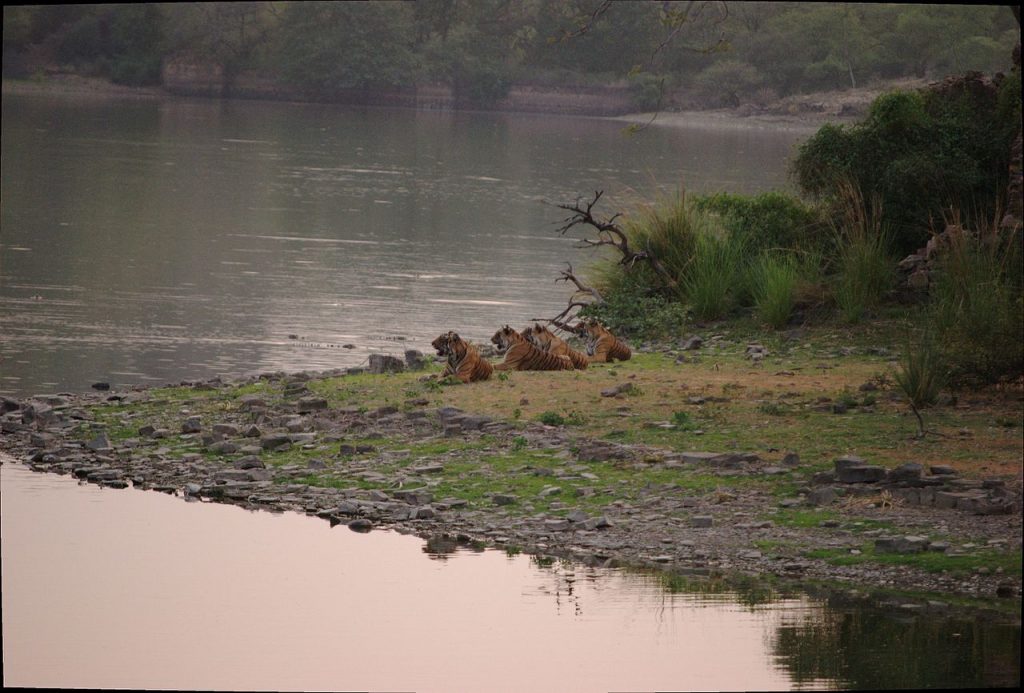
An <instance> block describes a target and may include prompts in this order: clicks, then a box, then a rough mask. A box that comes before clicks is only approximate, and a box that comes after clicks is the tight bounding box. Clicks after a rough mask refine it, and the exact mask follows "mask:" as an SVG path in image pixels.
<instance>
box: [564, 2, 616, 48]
mask: <svg viewBox="0 0 1024 693" xmlns="http://www.w3.org/2000/svg"><path fill="white" fill-rule="evenodd" d="M611 6H612V0H601V3H600V4H598V6H597V8H596V9H595V10H594V11H593V12H592V13H591V14H590V17H589V18H588V19H586V20H585V21H584V22H583V23H582V24H580V25H579V26H578V27H576V29H574V30H572V31H566V30H565V29H563V30H562V36H561V37H560V38H558V39H556V40H557V41H559V42H565V41H569V40H571V39H574V38H576V37H578V36H583V35H584V34H585V33H587V32H588V31H590V29H591V28H592V27H593V26H594V24H595V23H596V22H597V20H598V19H600V18H601V15H603V14H604V13H605V12H607V11H608V8H610V7H611Z"/></svg>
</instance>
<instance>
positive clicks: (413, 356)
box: [405, 349, 428, 371]
mask: <svg viewBox="0 0 1024 693" xmlns="http://www.w3.org/2000/svg"><path fill="white" fill-rule="evenodd" d="M427 363H428V362H427V359H426V358H425V357H424V356H423V352H422V351H418V350H416V349H406V350H405V365H406V367H407V368H408V369H409V370H410V371H421V370H423V369H424V368H426V367H427Z"/></svg>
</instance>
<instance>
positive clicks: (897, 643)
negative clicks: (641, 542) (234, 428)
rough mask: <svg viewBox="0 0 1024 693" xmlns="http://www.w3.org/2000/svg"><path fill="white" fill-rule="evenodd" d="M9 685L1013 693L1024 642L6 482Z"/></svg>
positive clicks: (205, 508)
mask: <svg viewBox="0 0 1024 693" xmlns="http://www.w3.org/2000/svg"><path fill="white" fill-rule="evenodd" d="M0 495H2V499H0V500H2V503H3V514H2V527H0V529H2V535H3V545H2V564H3V565H2V567H3V586H2V587H3V590H2V594H3V643H4V645H3V647H4V652H3V662H4V685H5V686H31V687H44V688H45V687H50V686H53V687H58V688H68V687H86V688H91V687H96V688H149V689H156V688H159V689H183V690H189V689H212V690H282V691H292V690H371V691H417V692H419V693H429V692H431V691H438V692H450V691H488V692H491V691H494V692H499V691H509V692H523V691H529V692H531V693H543V692H546V691H552V692H555V691H557V692H559V693H572V692H574V691H578V692H593V693H600V692H604V691H654V690H663V691H664V690H790V689H800V688H805V689H864V688H868V689H876V690H889V689H901V688H940V687H984V686H1013V685H1014V684H1015V683H1019V680H1020V665H1019V662H1018V655H1019V654H1020V628H1019V625H1018V626H1010V625H996V624H987V623H984V622H979V621H974V620H960V619H956V618H951V617H946V618H944V617H941V616H939V617H936V616H930V617H929V616H926V615H920V614H909V613H901V612H900V610H899V609H887V610H879V609H867V608H863V607H860V606H854V605H851V604H845V603H843V602H842V601H841V600H837V599H835V598H831V599H829V598H824V597H815V596H809V595H805V594H799V593H796V594H778V593H772V592H771V591H765V590H763V589H762V590H747V591H729V590H723V589H721V588H719V589H718V590H710V589H706V590H704V591H693V590H690V591H687V590H680V589H678V587H677V588H675V589H674V590H669V589H666V587H665V585H664V584H663V583H662V582H661V581H659V580H657V579H655V578H653V577H651V576H648V575H642V574H636V573H629V572H624V571H622V570H616V569H600V568H589V567H584V566H580V565H573V564H571V563H565V562H552V563H550V564H545V563H544V562H540V561H537V560H533V559H531V558H529V557H527V556H521V555H511V556H510V555H507V554H506V553H504V552H501V551H497V550H485V551H474V550H470V549H468V548H458V549H457V548H455V547H451V546H439V545H437V544H432V543H428V542H425V541H424V540H422V539H419V538H416V537H413V536H407V535H401V534H396V533H393V532H380V531H375V532H371V533H369V534H358V533H355V532H352V531H350V530H348V529H347V528H346V527H345V526H344V525H338V526H336V527H333V528H332V527H331V526H330V525H329V524H328V523H327V522H326V521H324V520H318V519H315V518H312V517H307V516H304V515H299V514H295V513H285V514H270V513H266V512H251V511H246V510H243V509H240V508H237V507H234V506H227V505H216V504H212V503H202V502H193V503H186V502H184V501H183V500H182V499H181V498H178V497H172V496H167V495H163V494H160V493H157V492H155V491H137V490H134V489H129V490H123V491H116V490H112V489H102V488H100V487H97V486H92V485H85V484H79V483H76V482H75V481H74V480H73V479H71V478H70V477H59V476H55V475H49V474H39V473H34V472H31V471H28V470H27V468H25V467H22V466H20V465H16V464H10V463H9V464H4V465H2V466H0Z"/></svg>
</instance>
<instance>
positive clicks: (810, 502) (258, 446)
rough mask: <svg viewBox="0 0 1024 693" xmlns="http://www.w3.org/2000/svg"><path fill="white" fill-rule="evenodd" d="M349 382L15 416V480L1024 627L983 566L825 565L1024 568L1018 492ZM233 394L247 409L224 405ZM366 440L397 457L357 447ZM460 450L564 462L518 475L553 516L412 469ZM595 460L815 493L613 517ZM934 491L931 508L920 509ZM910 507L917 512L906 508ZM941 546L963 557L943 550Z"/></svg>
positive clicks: (142, 393)
mask: <svg viewBox="0 0 1024 693" xmlns="http://www.w3.org/2000/svg"><path fill="white" fill-rule="evenodd" d="M345 375H346V372H345V371H344V370H339V371H332V372H327V373H309V372H306V373H292V374H285V373H269V374H262V375H259V376H253V377H250V378H248V379H245V380H242V381H239V382H235V383H223V382H220V381H219V380H213V381H209V382H202V383H183V384H182V386H180V387H179V388H178V390H179V391H180V390H182V389H183V388H184V390H185V391H187V392H192V393H195V394H196V396H217V397H219V399H218V400H217V401H218V403H219V404H218V405H217V407H216V408H215V409H214V410H212V411H213V413H211V410H210V409H201V408H199V407H192V406H189V405H188V402H189V400H188V399H185V400H183V401H184V402H185V403H186V404H185V406H181V405H180V404H179V403H177V402H174V401H169V400H167V399H166V398H165V397H164V394H163V393H164V391H163V390H160V389H152V388H149V389H146V388H135V389H129V390H125V391H120V392H112V391H109V390H102V391H100V392H97V393H95V394H93V393H90V394H59V395H41V396H35V397H32V398H29V399H26V400H22V401H17V400H13V399H9V398H4V399H3V400H2V401H0V424H2V435H0V459H2V457H3V454H4V453H5V454H6V455H9V456H10V457H9V458H8V459H7V460H5V461H7V462H11V461H15V462H18V461H20V462H24V463H25V464H27V465H28V466H29V467H30V468H31V469H33V470H35V471H39V472H48V473H59V474H65V475H68V474H70V475H73V476H74V477H76V478H78V479H81V480H84V481H86V482H89V483H95V484H99V485H102V486H105V487H109V488H114V489H118V488H128V487H134V488H136V489H142V490H153V491H158V492H164V493H170V494H174V495H178V496H182V497H190V498H191V499H200V500H203V501H209V502H221V503H231V504H235V505H239V506H242V507H245V508H248V509H252V510H270V511H284V512H302V513H306V514H309V515H314V516H317V517H320V518H323V519H324V520H325V521H329V522H330V523H331V524H332V525H336V524H345V525H347V526H348V527H349V528H351V529H353V530H356V531H368V530H370V529H374V528H391V529H395V530H398V531H402V532H407V533H415V534H417V535H419V536H422V537H425V538H433V539H434V540H435V541H438V540H440V541H450V542H453V543H454V544H455V545H457V544H478V545H486V546H495V547H499V548H500V547H505V548H506V549H508V550H513V549H514V550H517V551H524V552H527V553H531V554H537V555H544V556H556V557H564V558H569V559H573V560H576V561H580V562H583V563H586V564H588V565H600V566H635V567H641V568H652V569H656V570H661V571H667V572H668V573H671V574H681V575H694V576H722V575H737V574H738V575H747V576H758V577H764V578H771V579H778V580H786V581H796V582H803V583H807V582H817V581H826V582H830V583H840V584H842V585H845V586H847V587H848V588H849V589H852V590H854V591H861V590H872V589H875V588H881V589H886V590H898V591H911V592H919V593H927V594H928V595H930V596H929V597H921V598H917V599H904V600H897V602H894V604H896V603H898V604H899V605H901V606H903V607H905V608H907V609H920V608H939V609H941V608H945V606H944V605H943V604H941V603H940V602H941V599H942V598H943V597H954V598H957V597H965V598H982V599H988V598H994V597H1002V598H1010V599H1013V600H1016V608H1017V609H1018V610H1019V605H1020V601H1019V600H1020V580H1019V578H1018V577H1017V576H1010V575H1004V574H1002V570H1001V569H996V570H989V569H987V568H979V569H975V570H974V571H973V572H971V573H970V574H969V575H964V574H962V573H953V572H949V573H946V572H926V571H924V570H921V569H920V568H918V567H915V566H911V565H901V564H898V563H897V564H885V563H875V562H862V563H853V564H850V565H842V564H840V565H837V564H834V563H832V562H829V561H827V560H824V559H823V558H816V557H813V556H814V551H815V550H819V551H822V550H823V551H826V552H829V553H833V554H834V553H836V552H844V553H849V554H851V555H854V556H856V555H857V554H859V553H860V551H861V548H862V547H863V546H864V543H865V542H874V551H875V552H877V553H881V552H891V553H894V554H899V553H921V552H936V553H944V554H946V555H948V556H955V555H962V554H970V553H971V552H972V551H977V550H983V551H987V552H1005V551H1010V552H1012V551H1018V550H1019V548H1020V544H1021V511H1020V494H1019V489H1008V488H1006V485H1005V484H1001V483H995V482H992V483H988V482H985V481H979V480H966V479H959V477H958V476H957V474H956V472H955V470H953V469H931V470H926V469H921V468H916V469H915V468H910V467H909V466H907V465H904V468H900V469H896V470H885V469H882V468H880V467H873V466H872V465H870V464H867V463H865V462H864V461H862V460H859V459H857V458H845V459H841V460H837V461H836V468H835V471H834V472H830V473H822V472H817V473H816V474H813V475H812V474H810V473H808V474H803V475H802V474H801V472H800V470H801V464H800V460H799V455H798V454H796V453H789V454H787V455H785V456H784V457H783V458H782V460H780V461H778V462H773V461H769V460H764V459H761V458H760V457H759V456H758V455H756V454H753V453H736V452H729V453H721V454H719V453H706V452H705V453H696V452H695V453H685V452H682V453H679V452H675V451H667V450H660V449H655V448H650V447H646V446H642V445H623V444H616V443H611V442H608V441H606V440H596V439H587V438H583V437H581V436H578V435H575V434H574V433H572V432H571V431H570V429H568V428H567V427H563V426H549V425H545V424H542V423H538V422H530V423H513V422H508V421H500V420H494V419H492V418H490V417H488V416H480V415H475V414H473V413H467V412H463V411H460V410H458V409H456V408H454V407H448V406H441V407H430V406H428V404H429V402H428V400H427V399H426V398H413V399H410V400H407V401H405V402H403V403H402V405H401V406H400V407H399V406H392V405H388V406H384V407H378V408H376V409H367V408H366V407H360V406H345V407H338V406H333V405H332V404H330V403H329V402H328V401H327V400H326V399H325V398H323V397H322V396H319V395H318V394H317V392H315V391H314V390H311V389H310V386H311V385H312V384H313V383H316V382H317V381H319V380H322V379H324V378H338V377H341V378H344V377H345ZM381 377H385V376H381ZM253 386H269V387H272V388H274V390H273V392H274V393H275V395H274V396H268V395H267V394H265V393H263V392H260V393H255V394H244V393H245V391H246V388H247V387H249V388H251V387H253ZM95 387H97V388H103V387H105V385H104V384H97V385H96V386H95ZM231 391H234V392H235V393H236V394H232V395H231V396H227V393H229V392H231ZM278 392H279V393H280V396H277V395H276V393H278ZM238 393H242V394H238ZM602 394H604V393H602ZM610 396H614V395H610ZM111 407H115V408H117V410H118V415H117V418H116V420H115V423H111V420H110V419H109V418H108V419H105V420H104V422H100V421H99V420H98V416H97V413H98V412H99V411H100V409H98V408H102V409H109V408H111ZM169 408H170V414H171V416H172V419H171V420H170V423H169V420H168V419H167V417H166V414H167V413H168V409H169ZM115 428H116V429H117V430H114V429H115ZM355 434H358V435H355ZM368 437H369V438H376V439H381V438H384V439H387V440H388V441H392V442H393V443H394V445H387V446H380V445H372V444H371V445H366V444H361V443H359V442H358V441H359V440H364V439H366V438H368ZM445 441H451V442H463V443H466V444H470V445H478V446H482V447H478V448H477V449H478V450H481V451H484V452H487V451H496V450H502V449H527V450H544V451H548V452H550V453H551V454H552V455H553V460H555V463H554V464H552V465H551V467H550V468H541V467H533V466H531V465H523V466H522V468H516V469H513V470H512V472H511V473H514V474H518V475H524V476H526V477H529V478H531V479H532V478H534V477H535V478H536V479H535V481H536V482H537V486H538V488H539V490H538V491H537V492H536V496H535V497H536V498H537V499H544V501H545V509H546V511H545V512H535V509H534V508H533V507H532V503H533V502H534V500H533V498H531V497H523V496H517V495H515V494H508V493H497V492H487V493H484V494H483V495H482V496H481V497H480V498H479V499H473V500H471V501H470V500H467V499H466V498H464V497H463V498H460V497H457V496H456V494H454V493H451V484H450V483H448V482H447V481H440V479H441V478H442V477H444V476H445V474H447V473H448V472H450V469H449V467H453V468H454V467H456V466H457V465H458V464H459V463H461V462H464V461H465V455H462V456H461V457H460V455H459V453H456V452H450V453H439V454H419V455H417V454H416V453H415V452H410V450H412V449H414V448H415V447H416V446H423V445H429V444H431V443H435V442H445ZM182 450H189V452H182ZM288 451H296V452H298V451H303V452H305V453H308V454H307V455H305V456H302V457H295V458H294V459H293V460H291V461H290V462H289V460H285V463H281V460H280V459H279V458H275V459H274V460H273V461H272V462H271V463H268V459H270V457H272V456H273V455H279V454H280V453H282V452H283V453H287V452H288ZM595 461H603V462H608V463H612V464H615V465H618V466H620V467H622V468H623V469H635V470H637V471H638V472H639V471H641V470H655V471H657V470H679V471H685V470H687V469H694V468H700V469H701V470H703V471H702V473H711V474H715V475H721V477H722V478H723V479H724V478H726V477H733V478H735V477H736V476H738V475H739V476H742V475H754V474H756V475H772V474H779V475H783V474H785V475H788V476H789V477H796V478H798V479H803V481H802V483H801V485H800V487H799V488H798V489H797V490H796V493H794V494H793V495H792V497H790V498H783V499H782V500H781V501H780V500H779V499H778V498H777V497H775V496H773V495H771V494H769V493H765V492H764V490H763V489H759V488H757V487H751V488H745V487H742V486H740V487H736V486H731V487H727V488H728V490H721V489H720V490H717V491H715V492H712V493H687V492H686V490H685V489H682V488H680V487H678V486H673V485H671V484H664V485H657V484H648V485H647V487H645V488H644V489H643V490H642V493H640V495H639V496H633V497H629V498H624V499H614V500H612V501H611V502H609V503H607V504H605V505H603V506H602V507H601V508H600V510H599V511H597V512H595V511H594V510H593V509H592V508H591V509H587V508H586V507H585V506H584V503H583V501H585V500H586V498H587V497H588V496H593V495H595V494H602V493H608V492H612V493H614V488H611V489H609V488H604V489H602V488H601V485H602V479H601V478H600V475H599V474H595V473H593V468H592V467H591V465H592V464H593V463H594V462H595ZM396 470H397V471H396ZM929 472H930V473H929ZM321 473H323V474H328V475H330V474H334V475H336V476H337V477H338V478H345V479H355V480H357V481H358V482H359V483H348V484H338V485H335V486H332V485H317V484H311V477H312V476H313V475H316V474H321ZM482 474H483V475H484V476H483V478H485V479H486V478H488V475H490V476H495V477H496V476H499V473H498V472H496V471H495V472H487V471H484V472H482ZM826 477H827V478H826ZM460 478H461V477H460ZM364 482H365V483H364ZM581 484H582V485H581ZM884 484H888V485H887V486H884V490H882V489H883V485H884ZM937 487H941V489H942V490H936V488H937ZM723 488H726V487H723ZM926 491H927V493H928V494H930V499H931V500H930V502H926V501H923V500H922V494H925V492H926ZM912 495H913V496H914V497H915V498H916V504H915V503H912V502H908V499H909V498H910V497H911V496H912ZM937 498H943V500H942V501H941V502H937V501H936V499H937ZM553 499H554V500H553ZM821 506H829V507H830V508H833V509H835V510H836V511H837V512H839V513H840V514H842V513H844V512H846V511H853V510H855V511H856V519H854V515H851V520H850V521H849V522H846V521H843V520H840V521H832V522H825V523H819V524H818V525H816V526H813V527H802V526H798V525H793V524H787V523H779V522H775V521H773V520H772V519H765V518H770V517H771V516H772V513H773V512H776V510H777V509H778V508H799V507H805V508H815V507H821ZM865 517H869V518H875V519H877V520H879V521H880V522H882V521H884V528H872V527H870V526H867V527H865V522H864V518H865ZM822 525H823V526H822ZM868 525H870V522H868ZM893 528H895V530H894V529H893ZM929 533H938V534H940V535H945V536H954V537H964V538H966V539H965V540H964V541H962V542H959V543H952V544H951V543H949V542H937V541H929V540H928V539H927V536H926V535H927V534H929Z"/></svg>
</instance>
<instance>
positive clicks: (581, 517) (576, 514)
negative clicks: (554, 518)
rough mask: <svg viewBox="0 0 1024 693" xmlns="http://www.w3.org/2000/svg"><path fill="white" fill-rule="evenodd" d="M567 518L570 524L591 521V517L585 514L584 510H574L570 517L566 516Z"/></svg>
mask: <svg viewBox="0 0 1024 693" xmlns="http://www.w3.org/2000/svg"><path fill="white" fill-rule="evenodd" d="M565 518H566V519H567V520H569V522H586V521H587V520H589V519H590V516H589V515H587V514H586V513H585V512H583V511H582V510H573V511H572V512H570V513H569V514H568V515H566V516H565Z"/></svg>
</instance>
